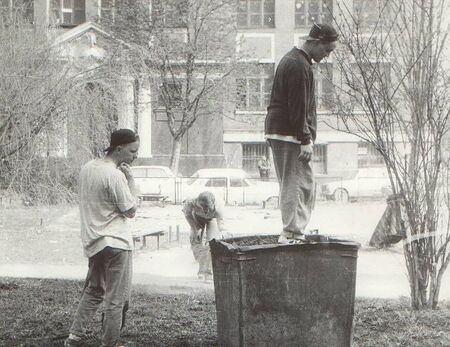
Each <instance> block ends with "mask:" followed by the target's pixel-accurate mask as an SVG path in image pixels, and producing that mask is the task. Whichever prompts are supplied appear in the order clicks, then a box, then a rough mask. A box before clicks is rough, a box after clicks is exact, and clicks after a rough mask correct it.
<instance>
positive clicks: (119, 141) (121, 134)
mask: <svg viewBox="0 0 450 347" xmlns="http://www.w3.org/2000/svg"><path fill="white" fill-rule="evenodd" d="M138 140H139V136H138V135H136V133H135V132H134V131H133V130H130V129H118V130H115V131H114V132H113V133H112V134H111V141H110V143H109V147H108V148H105V149H104V152H109V151H110V150H112V149H113V148H115V147H117V146H120V145H126V144H128V143H133V142H136V141H138Z"/></svg>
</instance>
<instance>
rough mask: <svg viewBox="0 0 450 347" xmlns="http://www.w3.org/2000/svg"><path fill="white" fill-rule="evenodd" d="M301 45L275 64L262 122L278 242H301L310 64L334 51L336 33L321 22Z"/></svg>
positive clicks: (311, 99)
mask: <svg viewBox="0 0 450 347" xmlns="http://www.w3.org/2000/svg"><path fill="white" fill-rule="evenodd" d="M303 39H305V40H306V41H305V43H304V44H303V45H302V46H301V47H300V48H297V47H294V48H292V49H291V50H290V51H289V52H288V53H287V54H286V55H285V56H284V57H283V58H282V59H281V61H280V63H279V64H278V67H277V70H276V73H275V78H274V81H273V86H272V93H271V97H270V104H269V106H268V108H267V116H266V120H265V136H266V139H267V141H268V143H269V145H270V147H271V148H272V154H273V160H274V166H275V171H276V174H277V177H278V182H279V184H280V209H281V218H282V222H283V230H282V231H281V234H280V237H279V240H278V242H279V243H297V242H302V241H305V237H304V234H303V233H304V230H305V228H306V225H307V224H308V222H309V219H310V216H311V210H312V207H313V203H314V201H313V200H314V177H313V172H312V167H311V159H312V156H313V146H314V141H315V140H316V130H317V115H316V104H315V85H314V75H313V70H312V67H311V66H312V64H313V61H314V62H316V63H319V62H320V61H321V60H322V59H324V58H325V57H327V56H328V55H329V54H330V53H331V52H332V51H333V50H334V49H335V48H336V41H337V39H338V34H337V32H336V30H335V29H334V28H333V27H332V26H330V25H327V24H314V26H313V27H312V28H311V30H310V32H309V35H308V36H306V37H303Z"/></svg>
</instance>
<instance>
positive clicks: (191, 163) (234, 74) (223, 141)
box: [2, 0, 384, 178]
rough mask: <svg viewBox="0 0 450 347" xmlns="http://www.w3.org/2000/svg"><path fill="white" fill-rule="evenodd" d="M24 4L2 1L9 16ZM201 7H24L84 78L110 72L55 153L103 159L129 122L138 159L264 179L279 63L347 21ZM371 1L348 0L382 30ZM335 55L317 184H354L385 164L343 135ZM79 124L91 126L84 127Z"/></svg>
mask: <svg viewBox="0 0 450 347" xmlns="http://www.w3.org/2000/svg"><path fill="white" fill-rule="evenodd" d="M18 3H19V2H18V1H9V2H8V1H3V2H2V4H3V5H2V6H3V10H4V12H8V10H9V9H12V8H14V7H17V4H18ZM193 3H195V1H189V2H185V1H182V0H178V1H156V0H153V1H150V0H139V1H126V0H71V1H63V0H34V1H31V0H23V1H21V2H20V4H21V6H22V8H23V9H24V11H25V14H26V17H27V18H28V19H29V21H30V23H33V25H44V26H48V27H49V28H51V29H52V30H51V36H52V40H53V43H54V46H53V47H55V49H56V51H57V52H58V56H59V58H58V59H59V60H60V61H61V62H63V63H66V64H73V65H74V66H75V68H74V70H75V72H74V73H75V74H76V71H77V70H82V69H86V68H89V69H92V70H93V71H95V70H99V71H100V70H101V71H102V74H100V75H95V74H94V72H93V76H95V77H92V78H91V79H90V80H89V79H87V80H86V83H85V84H84V87H83V88H84V90H83V93H85V94H87V95H90V96H91V97H92V96H93V98H92V100H93V101H92V102H90V103H89V105H83V103H80V102H77V101H76V100H74V101H73V104H72V105H70V107H68V111H67V112H69V113H70V114H71V116H70V117H68V118H66V121H65V123H64V125H63V126H62V128H61V129H63V131H62V134H64V139H61V138H59V139H57V140H55V141H53V142H52V143H53V148H50V150H48V151H47V152H51V153H53V154H52V155H55V156H60V157H71V156H72V157H73V156H77V157H82V158H86V159H87V158H89V157H92V156H93V155H97V154H98V153H99V152H100V150H99V149H101V147H102V146H103V145H104V140H103V139H104V138H105V136H106V134H107V133H108V132H109V131H110V130H111V129H113V128H116V127H127V128H131V129H134V130H136V131H137V132H138V133H139V135H140V138H141V149H140V153H139V159H138V163H139V164H142V165H144V164H145V165H149V164H150V165H156V164H158V165H167V166H169V165H170V166H172V167H174V165H176V166H177V168H178V171H179V173H181V174H184V175H190V174H192V173H193V172H194V171H195V170H197V169H199V168H205V167H235V168H243V169H244V170H246V171H247V172H248V173H249V174H251V175H255V176H256V175H257V172H258V169H257V162H258V160H259V159H260V158H261V156H263V155H264V156H267V157H268V158H270V149H269V148H268V146H267V145H266V142H265V140H264V133H263V124H264V118H265V114H266V107H267V105H268V102H269V98H270V91H271V84H272V80H273V75H274V72H275V69H276V66H277V63H278V61H279V60H280V59H281V57H282V56H283V55H284V54H285V53H286V52H287V51H288V50H290V49H291V48H292V47H293V46H299V45H301V43H302V42H301V41H300V40H299V37H300V36H302V35H304V34H307V33H308V32H309V29H310V28H311V26H312V25H313V23H315V22H317V23H321V22H326V23H332V22H333V20H335V19H338V13H339V11H340V10H339V6H340V4H341V2H340V1H333V0H314V1H313V0H238V1H225V0H213V1H209V2H208V1H200V0H199V1H198V3H199V4H203V5H202V6H203V7H202V6H192V4H193ZM373 3H375V2H373V1H368V0H353V1H352V0H348V1H346V4H347V5H346V6H347V8H350V9H351V10H352V11H353V14H354V15H355V16H357V17H358V18H361V19H362V21H364V26H362V27H361V28H362V29H361V30H367V31H368V32H370V29H371V28H373V25H374V23H371V22H370V21H371V18H372V17H373V16H372V12H371V11H373V10H374V9H373ZM189 4H190V6H191V7H189ZM213 4H215V5H217V6H219V7H218V8H219V10H217V11H216V12H213V13H212V14H211V13H210V12H208V9H211V8H212V7H208V6H212V5H213ZM198 9H200V10H198ZM196 10H197V12H196ZM199 23H203V25H204V26H205V27H206V30H205V28H203V27H202V26H201V25H199ZM196 29H198V30H197V31H196ZM195 33H197V34H198V36H195V35H194V34H195ZM333 59H334V58H333V56H332V57H330V58H329V59H328V60H327V61H326V62H324V63H321V64H314V69H315V77H316V93H317V109H318V120H319V129H318V138H317V142H316V144H315V148H314V151H315V156H314V166H315V171H316V173H317V174H318V175H319V177H320V176H323V177H330V178H336V177H339V178H342V177H343V178H350V177H352V176H354V175H355V174H356V172H357V171H358V169H360V168H372V167H383V165H384V164H383V161H382V157H381V156H380V155H379V154H378V152H377V151H376V149H375V148H374V147H373V146H371V145H368V144H366V143H363V142H361V141H360V140H359V138H358V137H357V136H355V135H354V134H349V133H345V132H341V131H339V130H342V129H341V128H342V127H341V125H340V121H339V120H338V117H336V114H335V108H336V104H335V103H334V94H335V92H336V88H335V85H336V82H337V81H338V80H339V78H340V75H339V74H338V73H337V71H336V67H335V62H334V61H333ZM105 61H108V68H109V70H108V72H105V70H106V68H104V66H105ZM111 66H112V67H111ZM101 68H103V70H102V69H101ZM112 71H113V72H112ZM80 114H83V115H90V116H88V117H79V115H80ZM89 117H90V118H89ZM81 118H83V122H81ZM80 127H81V128H82V129H90V130H89V131H84V132H80V131H79V129H80ZM106 141H107V140H106ZM174 156H175V157H176V163H174ZM272 167H273V165H272ZM271 175H272V176H274V175H275V173H274V171H273V170H271Z"/></svg>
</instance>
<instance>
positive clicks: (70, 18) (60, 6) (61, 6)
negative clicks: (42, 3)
mask: <svg viewBox="0 0 450 347" xmlns="http://www.w3.org/2000/svg"><path fill="white" fill-rule="evenodd" d="M52 14H53V16H54V21H55V24H58V25H61V26H76V25H78V24H82V23H84V22H85V21H86V4H85V1H84V0H52Z"/></svg>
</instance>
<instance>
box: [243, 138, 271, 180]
mask: <svg viewBox="0 0 450 347" xmlns="http://www.w3.org/2000/svg"><path fill="white" fill-rule="evenodd" d="M262 156H265V157H266V158H269V146H267V144H266V143H243V144H242V169H244V171H246V172H248V173H257V172H259V171H258V161H259V160H260V159H261V157H262Z"/></svg>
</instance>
